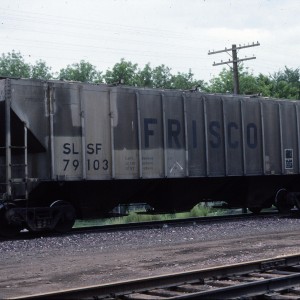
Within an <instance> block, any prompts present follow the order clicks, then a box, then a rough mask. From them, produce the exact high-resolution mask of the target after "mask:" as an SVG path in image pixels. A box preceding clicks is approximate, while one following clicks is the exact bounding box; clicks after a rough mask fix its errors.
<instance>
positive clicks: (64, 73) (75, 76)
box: [59, 60, 102, 83]
mask: <svg viewBox="0 0 300 300" xmlns="http://www.w3.org/2000/svg"><path fill="white" fill-rule="evenodd" d="M59 79H64V80H74V81H81V82H93V83H99V82H101V81H102V76H101V72H99V71H97V70H96V67H95V66H93V65H92V64H90V63H89V62H86V61H84V60H81V61H80V62H79V63H74V64H72V65H68V66H67V67H66V68H65V69H61V70H60V72H59Z"/></svg>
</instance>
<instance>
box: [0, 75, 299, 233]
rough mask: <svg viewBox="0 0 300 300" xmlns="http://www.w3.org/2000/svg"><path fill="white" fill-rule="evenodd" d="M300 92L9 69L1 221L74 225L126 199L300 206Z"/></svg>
mask: <svg viewBox="0 0 300 300" xmlns="http://www.w3.org/2000/svg"><path fill="white" fill-rule="evenodd" d="M299 120H300V102H299V101H288V100H270V99H263V98H258V97H257V98H255V97H254V98H251V97H244V96H229V95H212V94H204V93H200V92H184V91H178V90H155V89H139V88H133V87H125V86H108V85H92V84H83V83H76V82H75V83H74V82H62V81H38V80H25V79H8V78H6V79H2V80H0V122H1V123H0V124H1V126H0V146H1V149H0V154H1V156H0V180H1V185H0V192H1V200H0V232H1V233H2V234H10V233H11V232H15V231H19V230H20V229H21V228H23V227H27V228H29V229H31V230H34V231H38V230H45V229H50V230H52V229H54V230H57V231H66V230H68V229H70V228H71V227H72V225H73V223H74V220H75V218H76V217H77V218H87V217H96V216H104V215H106V214H107V213H108V212H109V211H111V210H112V209H113V208H114V207H115V206H116V205H118V204H119V203H134V202H147V203H148V204H149V205H150V206H151V207H153V208H154V210H155V211H157V212H174V211H183V210H188V209H191V208H192V207H193V206H194V205H195V204H197V203H198V202H200V201H208V200H209V201H225V202H227V203H228V206H234V207H248V208H249V209H250V210H252V211H255V212H258V211H260V210H261V209H262V208H264V207H270V206H271V205H272V204H274V203H275V204H276V205H277V206H278V208H279V209H281V210H288V209H290V208H291V207H293V206H294V205H297V206H298V202H299V201H298V193H297V192H298V191H299V189H298V185H299V179H300V176H299V168H300V166H299V165H300V161H299V142H300V128H299V126H300V124H299Z"/></svg>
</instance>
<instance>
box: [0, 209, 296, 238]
mask: <svg viewBox="0 0 300 300" xmlns="http://www.w3.org/2000/svg"><path fill="white" fill-rule="evenodd" d="M275 216H276V217H278V216H279V217H287V218H290V217H293V216H298V217H299V214H298V213H296V212H295V213H290V214H288V215H280V214H279V213H278V212H277V211H268V212H263V213H260V214H258V215H255V214H251V213H247V214H232V215H222V216H210V217H195V218H188V219H170V220H163V221H148V222H138V223H128V224H116V225H100V226H86V227H77V228H73V229H72V230H71V231H69V232H68V233H65V234H61V233H55V232H47V231H45V232H29V231H26V232H21V233H20V234H19V235H17V236H15V237H11V238H2V239H1V240H18V239H33V238H36V237H41V236H43V237H53V236H60V237H61V236H69V235H73V234H83V233H94V232H108V231H121V230H133V229H147V228H163V227H168V226H186V225H189V224H194V225H195V224H205V223H212V222H215V223H217V222H227V221H234V220H241V219H251V220H253V219H261V218H271V217H275Z"/></svg>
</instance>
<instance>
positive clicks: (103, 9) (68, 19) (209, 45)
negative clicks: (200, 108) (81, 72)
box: [0, 0, 300, 81]
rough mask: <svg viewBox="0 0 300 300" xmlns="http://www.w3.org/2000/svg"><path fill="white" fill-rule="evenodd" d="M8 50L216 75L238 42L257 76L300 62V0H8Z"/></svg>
mask: <svg viewBox="0 0 300 300" xmlns="http://www.w3.org/2000/svg"><path fill="white" fill-rule="evenodd" d="M0 5H1V6H0V7H1V11H0V20H1V22H0V41H1V43H0V45H1V48H0V49H1V50H0V54H1V53H8V52H11V51H12V50H15V51H17V52H21V54H22V55H23V57H24V59H25V61H26V62H29V63H34V62H35V61H37V60H40V59H41V60H44V61H46V63H47V65H48V66H50V67H52V71H54V72H58V71H59V70H60V69H61V68H65V67H66V66H67V65H68V64H72V63H78V62H79V61H80V60H82V59H83V60H85V61H88V62H90V63H91V64H93V65H94V66H96V68H97V69H98V70H99V71H105V70H107V69H108V68H112V67H113V65H114V64H115V63H117V62H119V61H120V59H121V58H125V60H129V61H131V62H133V63H137V64H138V65H139V67H140V68H143V67H144V65H145V64H146V63H148V62H150V64H151V66H152V67H155V66H158V65H161V64H165V65H166V66H168V67H170V68H171V72H172V73H173V74H176V73H177V72H185V73H187V72H188V71H189V69H191V70H192V72H193V73H194V74H195V76H194V77H195V79H202V80H205V81H208V80H210V79H211V78H212V77H213V76H216V75H218V74H219V72H220V71H221V70H222V68H223V67H226V68H228V66H227V65H223V66H212V64H213V63H214V62H216V63H217V62H220V61H221V60H223V61H227V60H228V59H229V58H231V57H230V56H229V55H228V54H227V53H222V54H215V55H208V51H209V50H211V51H212V50H215V51H216V50H223V49H225V47H227V48H231V45H232V44H237V45H239V44H241V45H244V44H248V43H250V44H252V43H253V42H255V43H256V42H257V41H258V42H259V43H260V46H258V47H252V48H248V49H243V50H240V51H239V52H238V57H239V58H245V57H246V56H247V57H251V56H253V55H254V56H256V59H255V60H249V61H245V62H244V65H245V67H248V68H249V71H251V72H253V74H254V75H257V74H259V73H263V74H265V75H269V74H272V73H274V72H276V71H279V70H282V69H284V67H285V66H287V67H289V68H293V69H296V68H299V67H300V59H299V53H300V0H231V1H230V0H173V1H172V0H146V1H144V0H84V1H77V0H68V1H67V0H65V1H64V0H51V1H44V0H0Z"/></svg>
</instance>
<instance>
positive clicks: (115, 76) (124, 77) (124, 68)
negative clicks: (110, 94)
mask: <svg viewBox="0 0 300 300" xmlns="http://www.w3.org/2000/svg"><path fill="white" fill-rule="evenodd" d="M103 78H104V80H105V82H106V83H110V84H112V83H122V84H126V85H131V86H135V85H137V83H138V80H137V64H133V63H132V62H130V61H125V59H124V58H122V59H121V61H120V62H119V63H116V64H115V65H114V66H113V68H112V70H107V71H106V73H105V74H104V76H103Z"/></svg>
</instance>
